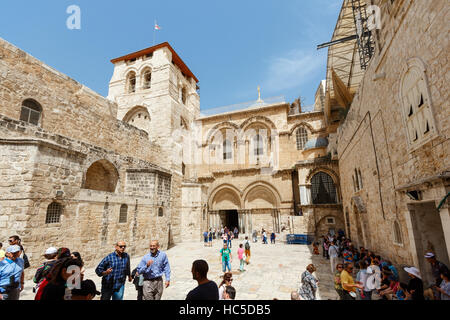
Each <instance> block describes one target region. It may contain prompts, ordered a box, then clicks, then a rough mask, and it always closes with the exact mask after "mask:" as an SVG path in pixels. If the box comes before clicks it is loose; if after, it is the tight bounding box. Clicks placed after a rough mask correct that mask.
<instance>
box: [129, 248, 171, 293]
mask: <svg viewBox="0 0 450 320" xmlns="http://www.w3.org/2000/svg"><path fill="white" fill-rule="evenodd" d="M137 271H138V273H139V274H142V275H143V276H144V300H161V296H162V293H163V290H164V285H163V278H162V276H163V275H164V276H165V277H166V284H165V287H166V288H167V287H169V285H170V265H169V259H168V258H167V254H166V253H165V252H162V251H160V250H159V242H158V241H157V240H152V241H151V242H150V253H147V254H146V255H145V256H144V257H143V258H142V260H141V262H140V263H139V265H138V268H137Z"/></svg>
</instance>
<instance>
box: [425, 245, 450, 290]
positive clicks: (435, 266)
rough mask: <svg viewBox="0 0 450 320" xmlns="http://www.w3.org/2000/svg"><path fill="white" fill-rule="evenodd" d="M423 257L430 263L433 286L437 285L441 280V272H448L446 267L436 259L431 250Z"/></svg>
mask: <svg viewBox="0 0 450 320" xmlns="http://www.w3.org/2000/svg"><path fill="white" fill-rule="evenodd" d="M425 259H427V261H428V262H429V263H430V266H431V272H432V273H433V277H434V280H435V286H436V287H439V286H440V285H441V282H442V278H441V273H443V272H449V270H448V267H447V266H446V265H445V264H443V263H442V262H440V261H438V260H437V259H436V255H435V254H434V253H432V252H428V253H426V254H425Z"/></svg>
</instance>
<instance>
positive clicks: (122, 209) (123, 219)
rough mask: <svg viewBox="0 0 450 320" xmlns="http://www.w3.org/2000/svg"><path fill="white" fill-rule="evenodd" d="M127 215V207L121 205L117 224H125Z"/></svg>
mask: <svg viewBox="0 0 450 320" xmlns="http://www.w3.org/2000/svg"><path fill="white" fill-rule="evenodd" d="M127 215H128V206H127V205H126V204H123V205H121V206H120V214H119V223H126V222H127Z"/></svg>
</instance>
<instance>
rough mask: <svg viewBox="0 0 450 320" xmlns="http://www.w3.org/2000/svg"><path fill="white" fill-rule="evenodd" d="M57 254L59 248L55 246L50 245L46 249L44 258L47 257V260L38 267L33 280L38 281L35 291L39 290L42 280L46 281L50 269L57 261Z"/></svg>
mask: <svg viewBox="0 0 450 320" xmlns="http://www.w3.org/2000/svg"><path fill="white" fill-rule="evenodd" d="M57 255H58V249H56V248H55V247H50V248H48V249H47V250H45V253H44V258H45V259H46V261H45V262H44V263H42V264H41V265H40V266H39V267H38V268H37V270H36V273H35V274H34V277H33V282H34V283H36V286H35V287H34V288H33V292H37V290H38V289H39V285H40V284H41V282H42V281H44V279H45V277H46V276H47V274H48V273H49V271H50V269H51V268H52V267H53V265H54V264H55V263H56V256H57Z"/></svg>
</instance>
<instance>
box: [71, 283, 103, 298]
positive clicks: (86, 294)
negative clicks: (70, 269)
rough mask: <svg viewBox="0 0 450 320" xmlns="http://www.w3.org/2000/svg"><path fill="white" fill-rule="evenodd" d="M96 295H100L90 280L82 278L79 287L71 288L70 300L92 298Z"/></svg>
mask: <svg viewBox="0 0 450 320" xmlns="http://www.w3.org/2000/svg"><path fill="white" fill-rule="evenodd" d="M96 295H100V292H98V291H97V287H96V286H95V283H94V281H92V280H84V281H82V282H81V285H80V289H72V300H92V299H94V298H95V296H96Z"/></svg>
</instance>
